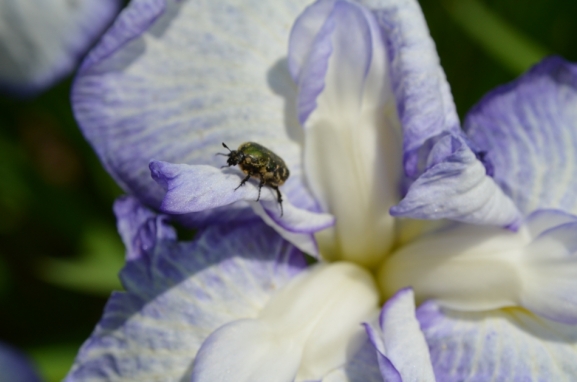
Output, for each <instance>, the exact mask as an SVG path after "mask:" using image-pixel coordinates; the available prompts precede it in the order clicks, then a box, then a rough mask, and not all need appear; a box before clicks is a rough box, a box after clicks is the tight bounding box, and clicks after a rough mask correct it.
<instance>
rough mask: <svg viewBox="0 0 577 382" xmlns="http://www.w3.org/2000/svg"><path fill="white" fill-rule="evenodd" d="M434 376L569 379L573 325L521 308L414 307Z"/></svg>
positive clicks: (576, 347)
mask: <svg viewBox="0 0 577 382" xmlns="http://www.w3.org/2000/svg"><path fill="white" fill-rule="evenodd" d="M417 318H418V319H419V322H420V323H421V328H422V330H423V332H424V334H425V338H426V339H427V343H428V345H429V349H430V352H431V360H432V362H433V368H434V370H435V376H436V378H437V380H438V381H443V382H457V381H459V382H461V381H525V380H527V381H567V382H570V381H573V380H574V379H575V375H577V363H576V362H575V359H576V358H577V331H576V330H575V326H570V325H564V324H560V323H555V322H552V321H549V320H546V319H542V318H539V317H538V316H534V315H532V314H531V313H529V312H527V311H524V310H521V309H502V310H496V311H490V312H483V313H472V312H457V311H451V310H444V309H441V308H440V307H439V306H438V305H436V304H434V303H433V302H428V303H425V304H423V305H422V306H420V307H419V308H418V309H417Z"/></svg>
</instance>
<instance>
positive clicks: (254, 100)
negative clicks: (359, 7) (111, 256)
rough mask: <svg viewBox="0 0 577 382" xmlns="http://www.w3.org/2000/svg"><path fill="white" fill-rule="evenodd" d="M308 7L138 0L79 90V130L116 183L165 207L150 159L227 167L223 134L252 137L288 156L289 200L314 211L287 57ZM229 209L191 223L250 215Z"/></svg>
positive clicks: (251, 1)
mask: <svg viewBox="0 0 577 382" xmlns="http://www.w3.org/2000/svg"><path fill="white" fill-rule="evenodd" d="M306 3H307V1H305V0H297V1H288V0H287V1H281V2H261V1H256V0H233V1H227V2H226V4H224V3H222V2H215V1H210V0H204V1H192V0H183V1H176V0H166V1H164V0H135V1H131V3H130V4H129V6H128V7H127V8H126V9H125V10H124V11H123V12H122V14H121V15H120V16H119V18H118V19H117V20H116V22H115V24H114V25H113V26H112V28H111V29H110V30H109V31H108V33H107V34H106V35H105V36H104V38H103V39H102V41H101V43H100V44H99V45H98V46H96V48H95V49H94V50H93V51H92V52H91V54H90V55H89V56H88V57H87V59H86V61H85V62H84V64H83V66H82V68H81V70H80V72H79V75H78V77H77V80H76V83H75V86H74V88H73V94H72V99H73V105H74V112H75V115H76V118H77V120H78V122H79V124H80V126H81V128H82V130H83V131H84V134H85V135H86V137H87V138H88V140H89V141H90V142H91V143H92V145H93V146H94V148H95V150H96V151H97V153H98V155H99V157H100V159H101V160H102V162H103V164H104V166H105V167H106V168H107V170H108V171H109V172H110V173H111V174H112V175H113V177H114V178H115V179H116V180H117V182H118V183H119V184H120V185H121V186H122V187H123V188H124V189H125V190H127V191H128V192H129V193H131V194H134V195H137V196H138V197H139V198H140V199H141V200H142V201H144V202H145V203H147V204H149V205H152V206H153V207H158V206H160V204H161V201H162V199H163V197H164V190H163V189H162V187H161V186H160V185H158V184H156V183H155V182H154V180H153V179H151V177H150V173H149V170H148V164H149V162H150V160H152V159H155V160H159V161H166V162H170V163H184V164H196V165H198V164H203V165H211V166H214V167H220V166H222V165H224V164H225V163H226V161H224V160H223V158H222V157H220V156H215V154H216V153H218V152H222V151H223V149H222V146H221V142H225V143H226V144H227V145H229V146H230V147H231V148H236V147H238V146H239V145H240V144H241V143H243V142H245V141H254V142H257V143H260V144H262V145H264V146H265V147H267V148H269V149H270V150H272V151H273V152H275V153H276V154H278V155H279V156H280V157H281V158H283V159H284V161H285V162H286V164H287V166H288V168H289V170H290V173H291V176H290V177H289V179H288V180H287V182H286V183H285V184H284V185H283V186H282V187H281V191H282V192H283V194H285V195H286V196H287V199H289V200H291V202H292V203H293V204H294V205H296V206H298V207H299V208H302V209H307V210H316V209H317V206H316V203H315V202H314V200H313V198H312V196H311V195H310V194H309V193H308V191H307V189H306V187H305V186H304V185H303V175H302V168H301V148H300V143H301V142H302V137H303V134H302V129H301V128H300V126H299V125H298V121H297V118H296V111H295V108H296V107H295V99H296V87H295V86H294V84H293V83H292V79H291V77H290V74H289V71H288V68H287V61H286V58H285V57H286V51H287V44H288V36H289V31H290V27H291V24H292V23H293V22H294V20H295V19H296V17H297V15H298V14H299V13H300V12H301V11H302V9H304V7H305V5H306ZM200 57H202V59H200ZM224 208H225V210H223V209H222V208H221V209H219V208H216V209H211V210H207V211H204V212H196V213H193V214H192V215H191V217H190V219H191V220H190V223H191V224H193V225H197V226H198V225H202V224H204V223H211V222H214V221H229V220H243V219H244V220H246V219H251V218H253V217H254V215H253V214H252V212H250V207H249V206H248V205H247V204H246V203H244V204H243V203H237V204H235V205H232V206H227V207H224ZM247 210H248V211H249V212H250V213H248V214H247V213H246V211H247ZM224 211H226V212H224ZM235 212H236V213H235Z"/></svg>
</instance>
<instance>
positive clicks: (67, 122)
mask: <svg viewBox="0 0 577 382" xmlns="http://www.w3.org/2000/svg"><path fill="white" fill-rule="evenodd" d="M421 6H422V8H423V11H424V13H425V17H426V19H427V22H428V24H429V28H430V30H431V35H432V36H433V38H434V40H435V43H436V45H437V49H438V52H439V55H440V57H441V63H442V65H443V67H444V69H445V71H446V74H447V78H448V80H449V83H450V84H451V88H452V91H453V96H454V98H455V102H456V104H457V109H458V111H459V115H460V116H461V117H463V116H464V115H465V114H466V112H467V110H468V109H469V108H470V107H471V106H472V105H474V104H475V103H476V102H477V101H478V100H479V98H480V97H482V96H483V94H485V93H486V92H487V91H489V90H490V89H492V88H494V87H495V86H498V85H500V84H503V83H506V82H508V81H511V80H513V79H514V78H515V77H516V76H518V75H519V74H520V73H521V72H522V71H524V70H526V69H527V68H528V67H530V66H531V65H532V64H534V63H535V62H537V61H538V60H539V59H540V58H542V57H543V56H544V55H546V54H559V55H561V56H564V57H565V58H567V59H569V60H572V61H577V41H576V40H575V39H574V36H576V35H577V21H576V20H577V2H575V1H573V0H532V1H530V2H527V1H521V0H422V1H421ZM71 82H72V80H71V79H70V78H69V79H67V80H65V81H63V82H62V83H60V84H58V85H57V86H55V87H53V88H52V89H50V90H48V91H46V92H45V93H44V94H42V95H40V96H38V97H36V98H34V99H31V100H18V99H13V98H10V97H8V96H1V97H0V339H2V340H3V341H6V342H8V343H10V344H12V345H14V346H17V347H19V348H21V349H23V350H25V351H27V352H28V354H29V355H30V356H31V357H32V358H33V360H34V361H35V362H36V364H37V366H38V367H39V369H40V370H41V372H42V374H43V376H44V377H45V378H46V380H47V381H58V380H60V379H61V378H62V377H63V376H64V375H65V373H66V372H67V370H68V369H69V367H70V364H71V362H72V360H73V358H74V356H75V354H76V352H77V350H78V348H79V347H80V345H81V344H82V342H83V341H84V340H85V339H86V338H87V337H88V335H89V334H90V332H91V331H92V329H93V327H94V325H95V324H96V322H97V321H98V320H99V318H100V315H101V313H102V309H103V307H104V304H105V302H106V297H107V296H108V295H109V293H110V291H112V290H113V289H119V288H120V284H119V281H118V278H117V273H118V270H119V269H120V267H121V266H122V263H123V252H124V250H123V247H122V244H121V241H120V238H119V237H118V235H117V234H116V228H115V221H114V216H113V214H112V203H113V201H114V199H115V198H116V197H117V196H118V195H120V194H121V191H120V189H119V188H118V187H117V186H116V185H115V183H114V182H113V181H112V179H111V178H110V177H109V176H108V175H107V174H106V173H105V171H104V170H103V169H102V167H101V165H100V163H99V162H98V159H97V158H96V156H95V154H94V152H93V151H92V150H91V148H90V147H89V145H88V144H87V143H86V141H85V140H84V138H83V137H82V134H81V132H80V130H79V129H78V127H77V125H76V123H75V121H74V117H73V114H72V111H71V106H70V101H69V93H70V86H71Z"/></svg>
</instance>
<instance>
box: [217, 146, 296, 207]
mask: <svg viewBox="0 0 577 382" xmlns="http://www.w3.org/2000/svg"><path fill="white" fill-rule="evenodd" d="M222 146H223V147H224V148H226V149H227V150H228V151H230V153H228V154H223V153H219V154H218V155H224V156H226V157H228V160H227V164H228V166H222V167H230V166H236V165H239V167H240V169H241V170H242V172H244V173H245V174H246V177H245V178H244V179H243V180H242V182H240V184H239V185H238V187H237V188H235V190H237V189H238V188H239V187H240V186H242V185H244V184H245V183H246V182H247V181H248V180H249V179H250V177H251V176H252V177H254V178H257V179H259V180H260V182H259V184H258V198H256V200H257V201H258V200H260V189H261V188H262V186H269V187H270V188H272V189H273V190H275V191H276V194H277V200H278V203H279V204H280V211H281V216H282V215H283V209H282V196H281V193H280V191H279V189H278V187H279V186H281V185H282V184H283V183H284V182H285V181H286V180H287V179H288V177H289V175H290V171H289V169H288V167H287V165H286V164H285V162H284V160H282V158H281V157H279V156H278V155H276V154H275V153H273V152H272V151H270V150H269V149H267V148H266V147H264V146H262V145H259V144H258V143H255V142H245V143H243V144H241V145H240V146H238V149H236V150H231V149H229V148H228V146H227V145H226V144H225V143H224V142H223V143H222Z"/></svg>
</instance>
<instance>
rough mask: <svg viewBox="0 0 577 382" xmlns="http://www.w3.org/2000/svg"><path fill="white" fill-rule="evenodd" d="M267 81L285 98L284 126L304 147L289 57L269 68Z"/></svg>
mask: <svg viewBox="0 0 577 382" xmlns="http://www.w3.org/2000/svg"><path fill="white" fill-rule="evenodd" d="M267 82H268V85H269V86H270V88H271V89H272V91H273V92H274V93H275V94H277V95H279V96H281V97H282V98H283V99H284V126H285V129H286V133H287V135H288V136H289V138H290V139H292V140H294V141H296V142H297V143H299V144H300V145H301V147H304V136H305V135H304V131H303V128H302V126H301V125H300V123H299V120H298V115H297V94H298V88H297V86H296V84H295V83H294V81H293V79H292V77H291V75H290V72H289V70H288V59H287V58H286V57H285V58H281V59H279V60H278V61H277V62H275V63H274V65H273V66H272V67H271V68H270V69H269V70H268V72H267Z"/></svg>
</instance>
